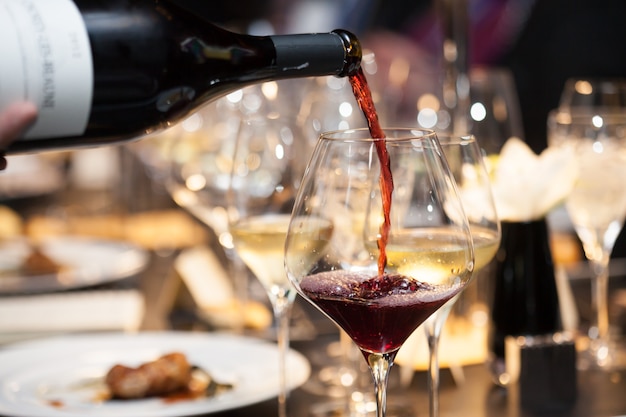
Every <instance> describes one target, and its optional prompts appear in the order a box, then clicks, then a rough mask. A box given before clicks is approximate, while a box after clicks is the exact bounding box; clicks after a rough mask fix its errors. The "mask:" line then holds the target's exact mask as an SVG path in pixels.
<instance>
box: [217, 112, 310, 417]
mask: <svg viewBox="0 0 626 417" xmlns="http://www.w3.org/2000/svg"><path fill="white" fill-rule="evenodd" d="M307 146H308V145H307V143H306V141H304V140H302V135H301V134H300V133H299V131H298V127H297V123H296V115H295V113H294V114H291V113H290V112H289V110H285V111H284V112H280V111H276V110H272V111H269V112H267V113H266V112H258V113H253V114H251V115H248V116H247V117H246V118H245V119H244V120H243V123H242V126H241V128H240V131H239V134H238V136H237V146H236V147H235V153H234V158H233V165H232V175H231V182H230V191H229V193H228V217H229V231H230V234H231V236H232V240H233V246H234V249H235V251H236V253H237V254H238V255H239V257H240V258H241V259H242V261H243V262H244V263H245V264H246V265H247V266H248V267H249V269H250V270H251V271H252V273H253V274H254V275H255V276H256V278H257V279H258V280H259V281H260V283H261V284H262V286H263V288H264V289H265V291H266V293H267V295H268V297H269V300H270V302H271V304H272V308H273V311H274V316H275V319H276V325H277V341H278V348H279V357H280V360H279V381H280V391H279V395H278V401H279V416H280V417H285V416H286V401H287V395H288V393H287V381H286V369H285V366H286V363H285V360H286V354H287V350H288V348H289V322H290V316H291V315H290V312H291V310H292V306H293V302H294V300H295V297H296V291H295V289H294V288H293V286H292V285H291V284H290V282H289V280H288V279H287V274H286V273H285V269H284V245H285V236H286V234H287V226H288V225H289V219H290V215H291V210H292V207H293V201H294V198H295V192H296V190H297V189H298V185H299V181H300V179H301V178H302V174H303V172H304V167H305V164H306V159H307V156H308V151H307V149H308V148H307Z"/></svg>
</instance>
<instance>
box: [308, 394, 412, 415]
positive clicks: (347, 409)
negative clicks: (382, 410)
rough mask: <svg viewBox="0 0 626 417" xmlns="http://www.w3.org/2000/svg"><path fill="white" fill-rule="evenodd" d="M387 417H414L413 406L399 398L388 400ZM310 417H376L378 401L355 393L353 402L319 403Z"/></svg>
mask: <svg viewBox="0 0 626 417" xmlns="http://www.w3.org/2000/svg"><path fill="white" fill-rule="evenodd" d="M385 415H386V417H414V416H415V410H414V409H413V408H412V407H411V404H409V403H408V402H407V403H404V402H403V401H399V399H398V398H393V399H391V400H390V399H388V400H387V409H386V414H385ZM309 416H310V417H376V401H375V400H374V396H373V395H364V394H363V393H359V392H355V393H353V395H352V399H351V400H344V401H342V400H336V401H328V402H319V403H316V404H314V405H313V406H312V407H311V408H310V410H309Z"/></svg>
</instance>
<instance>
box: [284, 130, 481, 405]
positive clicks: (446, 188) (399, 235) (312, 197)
mask: <svg viewBox="0 0 626 417" xmlns="http://www.w3.org/2000/svg"><path fill="white" fill-rule="evenodd" d="M384 133H385V136H386V139H384V140H382V139H372V138H371V135H370V133H369V131H368V130H367V129H355V130H347V131H339V132H330V133H327V134H322V135H321V137H320V139H319V141H318V143H317V146H316V148H315V150H314V152H313V156H312V158H311V160H310V162H309V165H308V167H307V170H306V173H305V176H304V179H303V182H302V185H301V186H300V189H299V191H298V195H297V199H296V202H295V206H294V209H293V213H292V220H291V223H290V226H289V231H288V234H287V243H286V246H285V266H286V269H287V273H288V275H289V279H290V280H291V282H292V283H293V284H294V285H295V287H296V288H297V290H298V293H299V294H301V295H302V297H304V298H305V299H306V300H307V301H309V302H310V303H312V304H313V305H315V306H316V307H317V308H318V309H320V310H321V311H322V312H323V313H324V314H325V315H326V316H328V317H329V318H330V319H331V320H333V321H334V322H335V323H336V324H337V325H339V326H340V327H341V328H342V329H343V330H344V331H345V332H346V333H347V334H348V335H349V336H350V337H351V339H352V340H353V341H354V342H355V343H356V345H357V346H358V347H359V349H360V350H361V352H362V354H363V356H364V358H365V360H366V362H367V364H368V365H369V367H370V370H371V372H372V376H373V379H374V386H375V397H376V406H377V416H378V417H383V416H384V415H385V410H386V390H387V380H388V375H389V370H390V368H391V366H392V365H393V363H394V359H395V356H396V354H397V352H398V350H399V349H400V347H401V346H402V345H403V343H404V342H405V341H406V339H407V338H408V337H409V336H410V335H411V333H413V331H414V330H415V329H416V328H417V327H418V326H419V325H420V324H422V323H423V322H424V321H425V320H426V319H427V318H428V317H429V316H430V315H431V314H433V313H434V312H435V311H436V310H437V309H439V308H440V307H441V306H442V305H443V304H445V303H446V302H447V301H448V300H450V299H451V298H453V297H454V296H455V295H456V294H458V293H459V292H461V291H462V290H463V288H465V286H466V285H467V284H468V282H469V280H470V279H471V277H472V270H473V264H474V255H473V244H472V238H471V235H470V229H469V224H468V221H467V218H466V217H465V214H464V212H463V208H462V205H461V200H460V197H459V195H458V193H457V190H456V186H455V182H454V177H453V175H452V173H451V172H450V170H449V168H448V165H447V163H446V161H445V157H444V156H443V152H442V150H441V147H440V146H439V144H438V142H437V139H436V134H435V133H434V132H433V131H429V130H422V129H386V130H384ZM379 158H380V159H379ZM381 160H382V161H383V163H382V164H381V163H380V161H381ZM355 206H360V207H364V208H365V211H364V213H365V214H364V216H363V217H361V218H360V219H359V218H353V217H349V216H345V215H342V214H343V213H350V210H349V208H350V207H355ZM346 247H350V249H349V250H346ZM355 248H358V250H355Z"/></svg>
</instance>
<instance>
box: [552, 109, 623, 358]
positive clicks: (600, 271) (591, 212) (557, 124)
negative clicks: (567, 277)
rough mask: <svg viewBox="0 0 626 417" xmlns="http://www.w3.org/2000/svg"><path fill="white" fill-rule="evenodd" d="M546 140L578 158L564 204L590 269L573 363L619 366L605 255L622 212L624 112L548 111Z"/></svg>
mask: <svg viewBox="0 0 626 417" xmlns="http://www.w3.org/2000/svg"><path fill="white" fill-rule="evenodd" d="M548 141H549V144H550V146H568V147H571V148H572V149H573V150H574V152H575V155H576V158H577V162H578V179H577V181H576V183H575V185H574V188H573V190H572V192H571V193H570V195H569V196H568V198H567V200H566V202H565V206H566V208H567V212H568V214H569V216H570V219H571V221H572V224H573V226H574V229H575V230H576V233H577V234H578V237H579V239H580V240H581V242H582V245H583V249H584V252H585V256H586V258H587V259H588V261H589V262H590V265H591V270H592V272H593V277H592V280H591V283H592V284H591V288H592V291H591V293H592V318H591V323H590V326H589V329H588V332H587V336H588V340H587V342H588V347H587V348H586V349H585V350H584V351H583V352H582V354H581V355H580V361H579V367H581V368H590V369H615V368H622V367H624V366H626V361H625V359H626V356H625V355H624V351H623V349H621V348H618V346H617V341H616V340H614V339H613V338H612V336H611V329H610V326H609V309H608V296H609V294H608V284H609V282H608V281H609V260H610V255H611V252H612V250H613V246H614V244H615V241H616V240H617V237H618V235H619V233H620V232H621V230H622V227H623V225H624V218H625V217H626V113H624V112H619V113H614V112H609V113H606V112H603V111H601V110H600V109H596V110H594V109H582V108H580V109H572V110H571V111H565V110H554V111H552V112H551V113H550V114H549V117H548Z"/></svg>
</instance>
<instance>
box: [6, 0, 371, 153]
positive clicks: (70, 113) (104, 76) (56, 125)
mask: <svg viewBox="0 0 626 417" xmlns="http://www.w3.org/2000/svg"><path fill="white" fill-rule="evenodd" d="M0 39H2V42H0V56H2V59H1V60H0V111H2V109H3V108H4V107H6V106H7V105H8V104H9V103H11V102H13V101H17V100H27V101H32V102H34V103H35V104H36V105H37V106H38V108H39V117H38V120H37V123H36V124H35V125H34V126H33V127H32V128H31V129H30V130H29V131H28V132H27V133H26V135H25V136H24V137H23V138H22V139H20V140H18V141H16V142H15V143H13V144H12V145H11V146H10V148H9V149H8V150H7V153H16V152H24V151H39V150H44V149H55V148H74V147H81V146H92V145H98V144H109V143H115V142H120V141H125V140H130V139H132V138H137V137H140V136H143V135H146V134H149V133H151V132H154V131H157V130H159V129H162V128H165V127H168V126H171V125H172V124H174V123H176V122H177V121H179V120H181V119H183V118H184V117H186V116H188V115H189V114H190V113H192V112H193V111H194V110H196V109H198V108H199V107H200V106H202V105H203V104H205V103H207V102H209V101H211V100H214V99H216V98H218V97H220V96H222V95H224V94H226V93H228V92H231V91H234V90H237V89H239V88H242V87H244V86H246V85H248V84H252V83H257V82H262V81H268V80H275V79H284V78H295V77H309V76H321V75H337V76H346V75H349V74H351V73H353V72H355V71H356V70H357V69H358V68H359V66H360V62H361V47H360V44H359V42H358V40H357V39H356V37H355V36H354V35H353V34H351V33H349V32H347V31H343V30H336V31H333V32H331V33H320V34H299V35H279V36H251V35H244V34H237V33H233V32H230V31H227V30H225V29H223V28H221V27H218V26H216V25H213V24H211V23H209V22H207V21H206V19H205V18H203V17H200V16H198V15H196V14H194V13H192V12H190V11H189V10H187V9H185V8H183V7H181V6H179V5H177V4H176V2H175V1H174V0H106V1H105V0H0Z"/></svg>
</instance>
